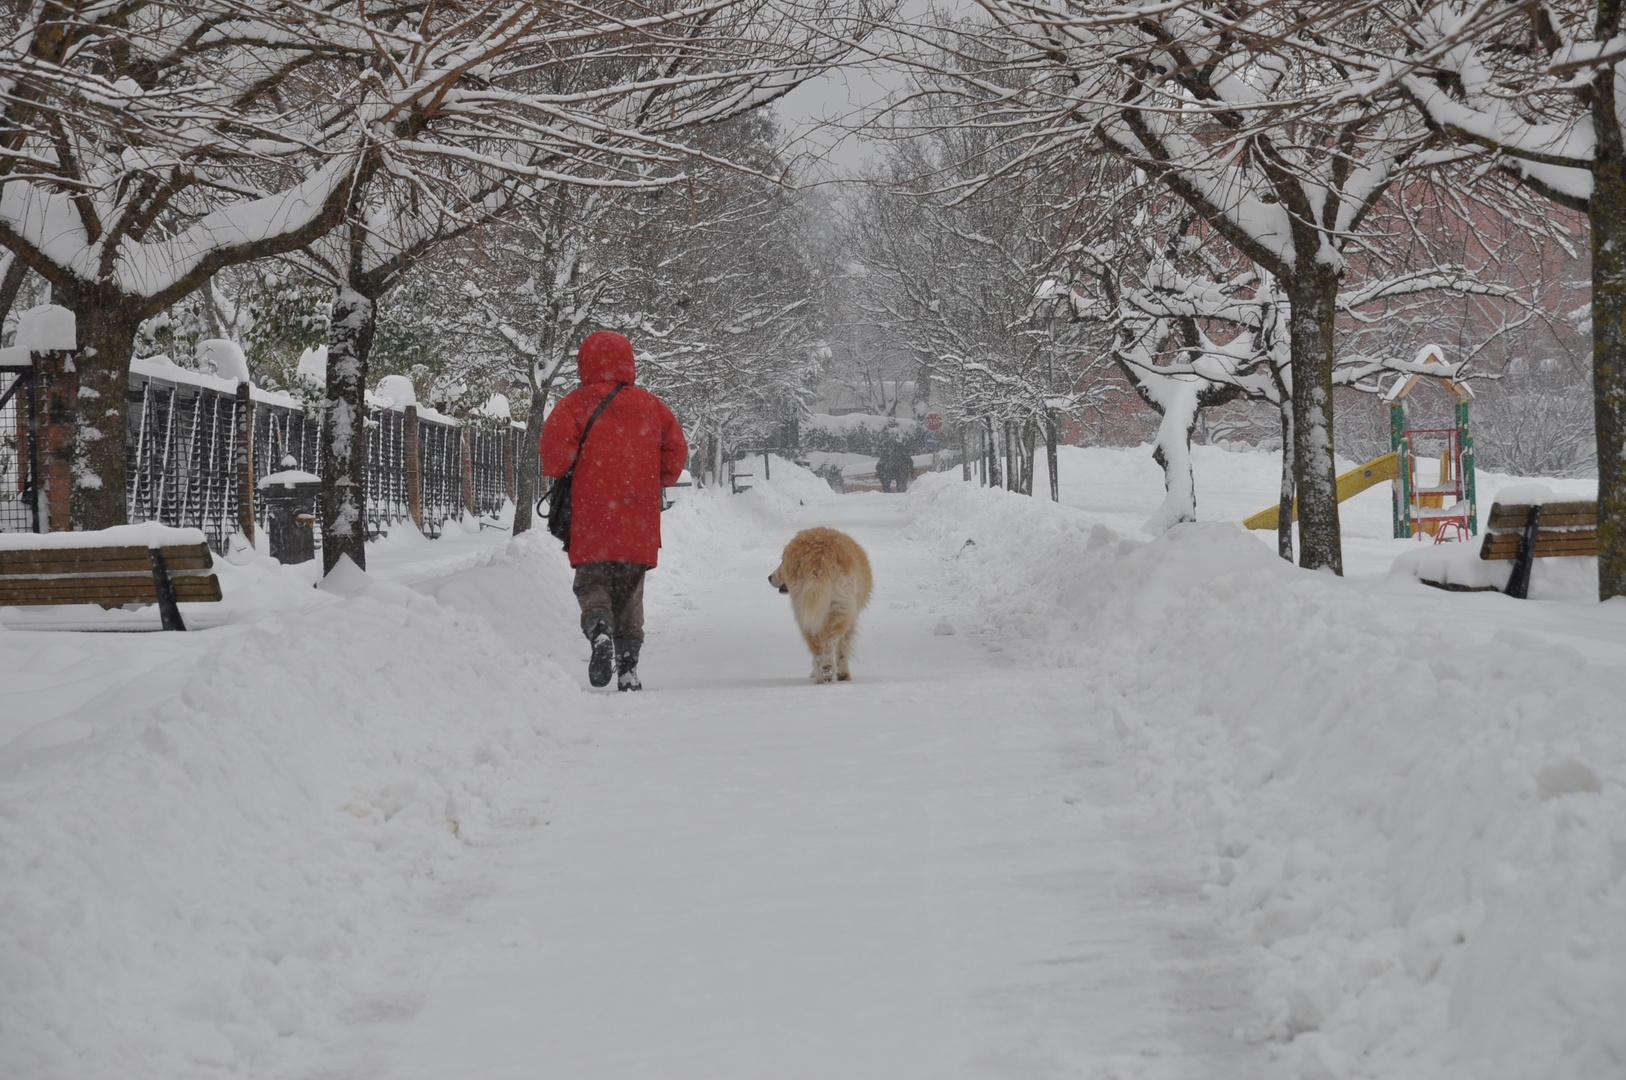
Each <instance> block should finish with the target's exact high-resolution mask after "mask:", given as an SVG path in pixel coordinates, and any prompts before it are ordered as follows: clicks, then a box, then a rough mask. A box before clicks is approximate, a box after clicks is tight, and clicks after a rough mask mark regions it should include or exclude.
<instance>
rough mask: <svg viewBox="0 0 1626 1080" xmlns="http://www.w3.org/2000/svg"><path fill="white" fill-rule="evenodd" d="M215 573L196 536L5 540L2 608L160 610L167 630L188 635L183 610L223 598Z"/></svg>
mask: <svg viewBox="0 0 1626 1080" xmlns="http://www.w3.org/2000/svg"><path fill="white" fill-rule="evenodd" d="M213 567H214V557H213V555H212V554H211V553H210V551H209V546H208V545H207V544H206V543H205V542H204V539H203V533H201V532H199V531H198V530H197V529H172V528H169V527H167V526H163V525H156V524H146V525H121V526H118V527H116V528H112V529H103V530H100V531H99V532H58V533H43V534H40V533H4V534H0V607H13V606H16V607H33V606H37V605H57V604H99V605H100V606H102V607H104V608H114V607H122V606H124V605H125V604H157V605H158V613H159V620H160V623H161V624H162V626H163V628H164V629H165V630H185V629H186V624H185V623H184V622H183V621H182V620H181V612H180V608H179V607H177V606H176V605H177V604H180V603H206V602H211V601H217V600H219V599H220V598H221V595H220V580H219V579H218V578H217V577H215V575H214V571H213ZM123 628H124V627H123V626H119V625H110V626H109V627H108V629H123Z"/></svg>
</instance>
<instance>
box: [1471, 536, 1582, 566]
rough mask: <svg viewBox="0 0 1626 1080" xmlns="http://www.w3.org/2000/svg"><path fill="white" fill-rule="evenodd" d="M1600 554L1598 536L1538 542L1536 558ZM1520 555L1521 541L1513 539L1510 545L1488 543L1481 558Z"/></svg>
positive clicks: (1505, 557) (1493, 558)
mask: <svg viewBox="0 0 1626 1080" xmlns="http://www.w3.org/2000/svg"><path fill="white" fill-rule="evenodd" d="M1597 553H1598V538H1597V537H1596V536H1592V537H1588V538H1585V539H1580V540H1545V539H1539V538H1538V539H1537V540H1536V551H1535V557H1536V558H1538V559H1550V558H1555V557H1558V556H1564V555H1596V554H1597ZM1518 554H1519V539H1518V537H1513V538H1512V541H1511V542H1508V543H1487V544H1486V545H1485V546H1484V547H1483V548H1481V549H1480V552H1479V557H1480V558H1481V559H1484V560H1485V561H1487V562H1495V561H1496V560H1497V559H1512V558H1516V557H1517V556H1518Z"/></svg>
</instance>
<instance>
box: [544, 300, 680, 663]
mask: <svg viewBox="0 0 1626 1080" xmlns="http://www.w3.org/2000/svg"><path fill="white" fill-rule="evenodd" d="M577 369H578V370H579V371H580V373H581V380H582V384H581V387H580V388H579V389H576V390H573V391H571V392H570V393H569V394H567V395H565V397H564V398H562V399H561V400H560V401H559V403H558V404H557V405H555V406H554V408H553V412H551V413H549V414H548V419H547V422H546V423H544V424H543V425H542V447H541V449H542V471H543V472H544V473H546V474H547V475H548V476H552V477H558V476H563V475H564V474H565V473H567V472H569V471H570V468H571V465H572V463H575V468H576V473H575V478H574V480H573V481H572V484H573V486H572V488H571V507H572V512H571V523H570V565H571V566H573V567H575V569H576V581H575V585H574V589H575V592H576V601H577V603H578V604H580V606H581V611H582V633H583V634H585V635H586V636H587V640H588V642H590V643H591V645H592V648H593V653H592V657H591V659H589V660H588V662H587V681H588V682H590V683H592V684H593V685H594V686H606V685H608V684H609V681H610V674H611V670H612V663H613V665H614V670H615V672H616V674H617V681H616V689H618V690H639V689H642V684H641V683H640V682H639V681H638V653H639V651H640V650H641V649H642V647H643V643H644V574H645V572H646V571H648V570H651V569H653V568H654V566H655V559H656V556H657V553H658V552H659V551H660V546H661V489H662V488H668V487H671V486H672V485H673V484H675V483H677V481H678V477H679V476H681V475H682V473H683V463H684V462H685V461H687V460H688V457H689V444H688V442H687V440H685V439H684V437H683V428H682V427H680V426H679V425H678V422H677V418H676V417H674V416H673V415H672V410H671V409H669V408H667V407H666V403H665V402H663V401H662V400H661V399H660V398H658V397H656V396H655V395H654V394H651V393H650V392H649V391H647V390H642V389H640V388H638V387H636V386H633V385H632V383H633V381H634V378H635V375H636V369H635V366H634V363H633V355H632V342H630V341H628V340H627V339H626V338H624V337H622V336H621V335H620V334H612V333H609V332H608V331H603V330H601V331H599V332H598V333H596V334H591V335H589V336H588V338H587V340H586V341H583V342H582V345H581V349H580V351H579V352H578V354H577ZM618 386H620V387H622V390H621V392H620V393H619V394H618V395H617V396H616V398H615V400H614V401H611V402H610V403H609V405H608V406H606V407H605V409H604V411H603V412H602V413H600V414H599V418H598V420H597V421H595V422H594V423H593V429H592V431H591V432H590V433H589V434H588V436H587V442H586V445H585V446H584V445H583V443H582V432H583V430H584V429H585V428H586V427H587V423H588V420H589V419H590V418H591V417H592V415H593V412H594V410H595V409H597V408H598V406H599V404H600V403H601V402H603V401H604V399H605V398H607V397H608V396H609V395H610V394H611V393H612V392H613V391H615V389H616V388H617V387H618ZM578 451H580V461H577V453H578Z"/></svg>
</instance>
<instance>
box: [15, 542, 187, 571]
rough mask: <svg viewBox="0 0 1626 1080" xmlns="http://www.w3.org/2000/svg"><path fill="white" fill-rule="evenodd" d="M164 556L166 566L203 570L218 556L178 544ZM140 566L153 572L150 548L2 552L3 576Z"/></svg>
mask: <svg viewBox="0 0 1626 1080" xmlns="http://www.w3.org/2000/svg"><path fill="white" fill-rule="evenodd" d="M159 550H161V551H163V553H164V563H166V564H169V566H180V563H197V564H198V566H202V568H208V566H213V564H215V555H213V553H211V551H210V550H208V545H207V543H177V545H171V547H167V548H159ZM114 561H115V563H138V564H141V566H145V568H146V569H148V571H151V569H153V563H151V558H150V556H148V548H143V547H140V545H119V547H107V548H7V550H0V574H10V573H13V566H15V564H16V563H60V564H63V566H72V564H78V563H114Z"/></svg>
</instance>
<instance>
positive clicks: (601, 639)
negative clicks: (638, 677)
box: [582, 608, 615, 686]
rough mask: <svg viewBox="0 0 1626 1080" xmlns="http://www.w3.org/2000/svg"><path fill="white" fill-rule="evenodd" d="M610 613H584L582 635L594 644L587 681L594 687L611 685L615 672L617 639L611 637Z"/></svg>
mask: <svg viewBox="0 0 1626 1080" xmlns="http://www.w3.org/2000/svg"><path fill="white" fill-rule="evenodd" d="M612 625H613V624H612V623H611V622H610V613H609V612H608V611H605V610H604V609H603V608H594V609H593V610H592V611H584V612H582V633H583V634H585V635H587V640H588V641H589V642H591V643H592V646H593V655H592V656H591V657H589V658H588V660H587V681H588V682H590V683H592V684H593V685H594V686H608V685H610V674H611V672H612V671H613V670H614V662H615V639H614V638H613V637H611V633H610V627H611V626H612Z"/></svg>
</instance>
